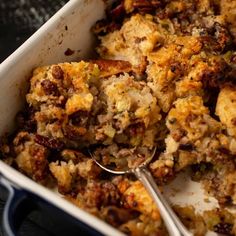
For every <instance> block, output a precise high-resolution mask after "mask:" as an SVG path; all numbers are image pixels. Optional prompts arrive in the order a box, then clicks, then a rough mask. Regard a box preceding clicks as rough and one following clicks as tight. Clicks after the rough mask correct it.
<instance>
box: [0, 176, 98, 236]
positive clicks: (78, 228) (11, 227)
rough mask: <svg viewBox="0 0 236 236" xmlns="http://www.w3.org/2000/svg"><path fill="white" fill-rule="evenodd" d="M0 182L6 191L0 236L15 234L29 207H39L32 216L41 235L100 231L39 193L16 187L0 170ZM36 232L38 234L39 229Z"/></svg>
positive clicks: (93, 235) (88, 234) (88, 235)
mask: <svg viewBox="0 0 236 236" xmlns="http://www.w3.org/2000/svg"><path fill="white" fill-rule="evenodd" d="M0 186H2V187H4V188H5V189H6V190H7V192H8V196H7V201H6V204H5V207H4V211H3V219H2V230H3V235H4V236H17V235H19V233H18V231H19V229H20V227H21V225H22V223H23V221H24V220H25V219H26V217H27V215H29V214H30V213H31V212H33V211H40V213H41V214H42V215H41V217H36V218H37V219H38V218H39V222H36V223H37V225H38V227H39V228H40V229H41V230H42V229H43V230H44V233H45V234H43V235H53V234H54V235H70V236H74V235H77V236H78V233H79V235H84V236H95V235H96V236H102V235H103V234H101V233H100V232H98V231H97V230H95V229H93V228H91V227H90V226H88V225H87V224H85V223H83V222H82V221H80V220H78V219H76V218H74V217H72V216H71V215H69V214H67V213H66V212H64V211H63V210H61V209H59V208H57V207H56V206H54V205H52V204H51V203H49V202H47V201H46V200H44V199H42V198H40V197H39V196H37V195H35V194H33V193H31V192H29V191H26V190H24V189H21V188H19V187H18V186H16V185H15V184H14V183H12V182H11V181H9V180H8V179H6V178H5V177H4V176H2V175H1V174H0ZM40 221H41V222H40ZM33 230H35V231H36V230H37V229H33ZM37 233H38V234H37V235H39V232H37ZM40 235H42V234H40Z"/></svg>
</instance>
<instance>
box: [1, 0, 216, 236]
mask: <svg viewBox="0 0 236 236" xmlns="http://www.w3.org/2000/svg"><path fill="white" fill-rule="evenodd" d="M103 16H104V2H103V1H102V0H71V1H70V2H69V3H68V4H67V5H65V6H64V7H63V8H62V9H61V10H60V11H59V12H58V13H57V14H56V15H54V16H53V17H52V18H51V19H50V20H49V21H48V22H47V23H46V24H45V25H43V26H42V27H41V28H40V29H39V30H38V31H37V32H36V33H35V34H34V35H33V36H32V37H31V38H30V39H29V40H27V41H26V42H25V43H24V44H23V45H22V46H21V47H20V48H19V49H18V50H17V51H16V52H14V53H13V54H12V55H11V56H10V57H9V58H7V59H6V60H5V61H4V62H3V63H2V64H1V65H0V113H1V115H0V135H2V134H4V133H5V132H7V131H10V130H12V128H13V124H14V117H15V115H16V113H17V112H18V111H19V109H20V108H21V107H22V104H23V102H24V95H25V91H26V88H27V83H26V80H27V78H28V77H29V75H30V73H31V72H32V69H34V68H35V67H37V66H40V65H47V64H52V63H58V62H65V61H76V60H78V59H85V58H86V57H87V56H88V55H91V53H93V42H94V38H93V36H92V34H91V32H90V29H91V26H92V25H93V24H94V23H95V22H96V21H97V20H98V19H101V18H102V17H103ZM67 48H70V49H71V50H74V51H75V53H74V54H73V55H71V56H65V54H64V52H65V51H66V50H67ZM0 173H1V174H3V175H4V176H5V177H7V178H8V179H9V180H10V181H11V182H14V183H15V184H16V185H17V186H19V187H21V188H25V189H27V190H29V191H32V192H34V193H36V194H38V195H39V196H41V197H42V198H45V199H46V200H48V201H49V202H51V203H52V204H54V205H56V206H58V207H60V208H62V209H63V210H64V211H66V212H67V213H69V214H71V215H73V216H74V217H76V218H78V219H80V220H82V221H84V222H85V223H88V224H89V225H91V226H92V227H94V228H96V229H97V230H98V231H101V232H102V233H104V234H105V235H113V236H116V235H123V234H121V233H120V232H118V231H117V230H115V229H114V228H112V227H111V226H109V225H108V224H106V223H104V222H103V221H101V220H99V219H97V218H95V217H93V216H91V215H89V214H87V213H86V212H84V211H82V210H80V209H79V208H77V207H75V206H74V205H72V204H71V203H69V202H67V201H66V200H64V199H62V198H60V197H59V196H58V195H56V194H55V193H54V192H52V191H50V190H48V189H46V188H45V187H43V186H40V185H38V184H37V183H35V182H33V181H32V180H30V179H29V178H27V177H25V176H23V175H22V174H21V173H18V172H17V171H15V170H14V169H13V168H11V167H9V166H7V165H5V164H4V163H3V162H2V161H0ZM165 194H166V196H168V197H169V199H170V201H171V202H172V203H175V204H180V205H189V204H192V205H194V206H195V207H196V209H197V211H199V212H201V211H202V210H205V209H211V208H212V207H215V206H217V202H216V200H215V199H214V198H209V197H208V199H209V203H206V201H204V199H205V198H206V196H204V193H203V190H202V189H201V187H200V185H199V184H198V183H194V182H192V181H190V180H189V179H188V178H186V174H181V175H180V176H179V177H178V178H177V179H176V180H175V181H174V182H173V183H172V184H170V185H169V186H167V187H165ZM211 235H212V234H211Z"/></svg>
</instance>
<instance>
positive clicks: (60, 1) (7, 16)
mask: <svg viewBox="0 0 236 236" xmlns="http://www.w3.org/2000/svg"><path fill="white" fill-rule="evenodd" d="M67 1H68V0H37V1H35V0H10V1H9V0H1V1H0V62H2V61H3V60H4V59H5V58H6V57H7V56H9V55H10V54H11V53H12V52H13V51H14V50H15V49H16V48H17V47H19V46H20V45H21V44H22V43H23V42H24V41H25V40H26V39H27V38H29V36H30V35H32V34H33V33H34V32H35V31H36V30H37V29H38V28H39V27H40V26H41V25H42V24H43V23H44V22H45V21H46V20H48V19H49V18H50V17H51V16H52V15H53V14H54V13H55V12H56V11H57V10H58V9H60V8H61V7H62V6H63V5H64V4H65V3H66V2H67ZM0 191H1V194H0V236H2V229H1V228H2V227H1V222H2V211H3V208H4V204H5V200H4V199H3V198H4V197H3V195H4V194H2V191H3V190H2V189H0ZM39 218H40V216H39V215H38V213H34V214H33V215H31V216H30V217H28V218H27V219H26V220H25V222H24V224H23V225H22V227H21V233H20V235H25V236H28V235H29V236H31V235H34V236H46V235H55V234H53V232H48V231H47V230H45V229H44V227H43V225H41V224H40V223H39V221H38V219H39ZM36 219H37V220H36ZM57 235H58V234H57ZM68 236H69V235H68Z"/></svg>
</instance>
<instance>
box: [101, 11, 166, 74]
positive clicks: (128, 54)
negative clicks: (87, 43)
mask: <svg viewBox="0 0 236 236" xmlns="http://www.w3.org/2000/svg"><path fill="white" fill-rule="evenodd" d="M100 39H101V44H100V45H99V47H98V49H97V51H98V53H99V54H100V56H101V57H102V58H105V59H113V60H114V59H115V60H117V59H119V60H124V61H129V62H130V63H131V64H132V65H133V66H134V67H137V68H138V67H141V68H142V67H143V66H142V65H143V64H144V65H145V56H147V54H148V53H149V52H151V51H152V50H153V48H154V47H155V45H156V44H157V43H159V42H160V43H161V42H162V41H163V36H162V35H161V34H160V33H159V32H158V27H157V25H156V24H155V23H154V22H153V21H152V20H151V19H148V18H145V17H144V16H141V15H139V14H137V15H134V16H132V17H131V18H130V20H128V21H127V22H125V23H124V24H123V26H122V28H121V30H117V31H114V32H112V33H110V34H108V35H106V36H104V37H101V38H100ZM144 69H145V66H144ZM141 70H142V69H141Z"/></svg>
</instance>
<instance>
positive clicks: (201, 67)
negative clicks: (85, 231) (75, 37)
mask: <svg viewBox="0 0 236 236" xmlns="http://www.w3.org/2000/svg"><path fill="white" fill-rule="evenodd" d="M106 12H107V13H106V18H104V19H102V20H99V21H98V22H97V23H96V24H95V25H94V27H93V28H92V31H93V33H94V34H95V36H96V37H97V39H98V44H97V45H96V48H95V50H96V53H97V56H96V57H94V58H90V60H86V61H84V60H81V61H77V62H65V63H59V64H53V65H45V66H43V67H38V68H35V70H34V71H33V73H32V76H31V77H30V80H29V81H30V85H29V90H28V92H27V94H26V105H25V108H24V109H23V110H22V111H20V112H19V113H18V115H17V117H16V130H15V132H14V133H13V134H11V135H10V136H9V137H3V138H1V142H0V144H1V145H0V158H1V159H2V160H3V161H5V162H6V163H8V164H10V165H12V166H13V167H14V168H16V169H17V170H19V171H20V172H22V173H23V174H25V175H27V176H28V177H30V178H32V179H33V180H34V181H36V182H38V183H40V184H43V185H45V186H48V187H49V185H50V187H51V186H53V187H56V188H57V189H58V192H59V193H60V194H62V195H63V196H64V198H66V199H68V200H69V201H71V202H72V203H74V204H75V205H76V206H78V207H80V208H82V209H84V210H86V211H88V212H89V213H91V214H93V215H95V216H97V217H99V218H101V219H103V220H104V221H106V222H107V223H109V224H110V225H112V226H114V227H115V228H117V229H119V230H120V231H122V232H124V233H125V234H127V235H132V236H136V235H137V236H138V235H140V236H141V235H160V236H161V235H163V236H164V235H168V232H167V230H166V228H165V225H164V223H163V220H162V219H161V216H160V212H159V210H158V208H157V207H156V205H155V204H154V202H153V200H152V198H151V197H150V196H149V194H148V193H147V192H146V190H145V188H144V187H143V185H142V184H141V183H140V182H139V181H138V180H136V179H135V177H133V176H130V175H118V176H117V175H112V174H109V173H106V172H105V171H104V170H102V169H101V168H100V167H99V166H98V165H96V163H95V162H94V161H93V160H92V158H91V156H90V155H89V153H88V149H91V148H94V147H96V152H95V153H96V155H100V157H101V158H102V160H103V161H104V162H106V163H109V164H115V165H116V166H117V167H119V166H122V165H124V163H126V164H127V163H128V166H129V167H133V166H136V165H138V164H139V163H140V162H141V161H145V158H146V156H148V153H149V152H150V150H153V148H154V147H157V150H156V154H155V156H154V158H153V161H152V162H151V163H150V165H149V166H148V168H149V170H150V171H151V173H152V175H153V176H154V178H155V181H156V183H157V184H158V186H159V187H160V189H161V188H162V187H161V186H162V185H165V184H167V183H169V182H171V181H172V180H173V179H174V178H175V177H176V176H177V175H178V173H180V172H181V171H184V170H186V169H188V170H191V171H190V173H191V174H190V176H189V178H191V179H192V180H194V181H197V182H200V183H201V185H202V186H203V188H204V190H205V192H206V194H208V195H209V196H213V197H215V198H216V199H217V201H218V203H219V208H217V209H214V210H212V211H205V212H204V213H203V214H202V215H200V214H199V213H196V212H195V210H194V208H193V207H192V206H188V207H186V208H183V207H182V208H181V207H180V206H175V207H174V209H175V211H176V212H177V213H178V215H179V217H180V218H181V219H182V220H183V223H184V224H185V225H186V227H188V229H189V230H190V231H191V232H192V233H193V234H194V235H197V236H201V235H206V232H207V231H208V230H210V231H214V232H216V233H220V234H224V235H236V217H235V215H234V214H233V213H230V212H228V210H227V207H232V206H235V205H236V51H235V48H236V23H235V22H236V1H235V0H231V1H230V0H218V1H213V0H173V1H170V0H119V1H115V2H114V3H113V4H111V5H109V6H108V7H107V11H106ZM130 150H132V153H133V154H132V157H131V156H130Z"/></svg>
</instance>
